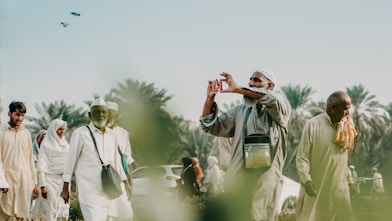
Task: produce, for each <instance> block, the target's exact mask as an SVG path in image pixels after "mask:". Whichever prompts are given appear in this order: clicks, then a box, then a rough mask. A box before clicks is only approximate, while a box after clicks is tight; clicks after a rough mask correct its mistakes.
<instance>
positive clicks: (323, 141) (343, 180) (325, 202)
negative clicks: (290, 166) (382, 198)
mask: <svg viewBox="0 0 392 221" xmlns="http://www.w3.org/2000/svg"><path fill="white" fill-rule="evenodd" d="M336 131H337V128H336V126H334V124H333V123H332V122H331V118H330V117H329V116H328V114H327V113H322V114H320V115H318V116H316V117H314V118H312V119H310V120H309V121H307V122H306V124H305V127H304V129H303V132H302V136H301V140H300V143H299V146H298V152H297V156H296V166H297V169H298V175H299V178H300V180H301V183H302V184H305V183H306V182H307V181H310V180H311V181H312V182H313V184H314V185H315V186H316V189H317V196H316V197H310V196H309V195H308V194H307V193H306V192H305V189H304V188H303V187H301V189H300V193H299V197H298V203H297V208H296V209H297V221H340V220H345V221H349V220H351V218H352V209H351V202H350V190H349V183H352V178H351V173H350V171H349V168H348V167H347V164H348V153H347V151H341V146H340V145H339V144H337V143H336V142H335V141H334V138H335V136H336Z"/></svg>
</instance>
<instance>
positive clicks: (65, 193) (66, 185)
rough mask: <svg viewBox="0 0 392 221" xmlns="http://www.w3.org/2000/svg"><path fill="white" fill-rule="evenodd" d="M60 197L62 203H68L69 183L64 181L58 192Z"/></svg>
mask: <svg viewBox="0 0 392 221" xmlns="http://www.w3.org/2000/svg"><path fill="white" fill-rule="evenodd" d="M60 196H61V198H63V200H64V203H66V204H67V203H68V201H69V183H67V182H64V184H63V191H61V193H60Z"/></svg>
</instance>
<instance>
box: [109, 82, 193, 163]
mask: <svg viewBox="0 0 392 221" xmlns="http://www.w3.org/2000/svg"><path fill="white" fill-rule="evenodd" d="M106 97H107V98H110V99H111V100H113V101H116V102H117V103H118V104H119V112H120V117H119V125H120V126H121V127H124V128H125V129H126V130H128V131H129V132H130V137H131V138H130V140H131V144H132V151H133V155H134V158H135V160H136V162H137V164H139V165H146V164H168V163H174V162H179V157H178V154H181V153H182V152H183V150H182V147H183V146H184V143H185V140H184V137H185V136H186V132H187V130H188V128H189V123H188V122H187V121H184V119H183V118H182V117H177V116H172V115H171V114H170V113H169V112H168V111H167V110H166V108H165V107H166V103H167V101H168V100H170V99H171V98H172V96H167V95H166V90H164V89H161V90H158V89H157V88H155V87H154V84H147V83H145V82H139V81H135V80H131V79H127V80H125V81H124V83H119V84H118V87H117V88H114V89H112V90H111V91H110V93H109V94H108V95H107V96H106Z"/></svg>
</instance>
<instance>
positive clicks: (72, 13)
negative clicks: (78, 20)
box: [70, 12, 80, 16]
mask: <svg viewBox="0 0 392 221" xmlns="http://www.w3.org/2000/svg"><path fill="white" fill-rule="evenodd" d="M70 14H71V15H74V16H80V13H77V12H71V13H70Z"/></svg>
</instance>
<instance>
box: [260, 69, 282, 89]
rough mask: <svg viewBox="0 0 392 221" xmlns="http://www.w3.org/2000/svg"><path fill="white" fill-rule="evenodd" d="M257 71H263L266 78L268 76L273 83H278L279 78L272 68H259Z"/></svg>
mask: <svg viewBox="0 0 392 221" xmlns="http://www.w3.org/2000/svg"><path fill="white" fill-rule="evenodd" d="M257 72H260V73H262V74H263V75H264V76H265V77H266V78H268V80H270V81H272V83H274V84H275V85H276V84H277V83H278V79H277V78H276V75H275V73H274V72H272V71H270V70H266V69H261V70H258V71H257Z"/></svg>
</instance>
